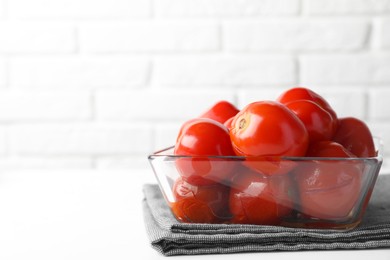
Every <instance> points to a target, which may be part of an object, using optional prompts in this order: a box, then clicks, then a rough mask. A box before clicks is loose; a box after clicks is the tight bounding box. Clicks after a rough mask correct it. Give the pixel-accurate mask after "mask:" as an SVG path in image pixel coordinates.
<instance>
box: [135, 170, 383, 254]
mask: <svg viewBox="0 0 390 260" xmlns="http://www.w3.org/2000/svg"><path fill="white" fill-rule="evenodd" d="M144 194H145V199H144V200H143V202H142V203H143V211H144V221H145V227H146V231H147V234H148V236H149V239H150V241H151V244H152V246H153V248H155V249H156V250H157V251H159V252H160V253H161V254H164V255H166V256H171V255H196V254H225V253H242V252H261V251H274V250H279V251H290V250H325V249H368V248H380V247H390V175H382V176H379V178H378V180H377V183H376V186H375V189H374V193H373V195H372V197H371V200H370V204H369V206H368V207H367V211H366V214H365V216H364V218H363V221H362V223H361V224H360V226H359V227H357V228H355V229H353V230H350V231H333V230H318V229H299V228H287V227H277V226H259V225H238V224H188V223H181V222H178V221H177V220H176V219H175V217H174V216H173V215H172V213H171V211H170V209H169V208H168V206H167V205H166V203H165V200H164V198H163V196H162V194H161V192H160V189H159V187H158V186H157V185H155V184H146V185H144Z"/></svg>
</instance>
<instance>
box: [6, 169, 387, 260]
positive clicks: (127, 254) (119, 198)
mask: <svg viewBox="0 0 390 260" xmlns="http://www.w3.org/2000/svg"><path fill="white" fill-rule="evenodd" d="M146 182H155V181H154V176H153V175H152V172H151V171H150V170H148V169H147V170H128V171H124V170H121V171H116V170H99V171H97V170H66V171H65V170H58V171H54V170H42V171H37V170H35V171H6V172H0V259H1V260H8V259H39V260H44V259H50V260H57V259H72V260H78V259H80V260H81V259H82V260H87V259H91V260H92V259H93V260H100V259H110V260H111V259H113V260H117V259H164V258H165V257H163V256H161V255H160V254H158V253H157V252H156V251H155V250H154V249H152V248H151V247H150V245H149V241H148V239H147V236H146V232H145V228H144V223H143V218H142V210H141V200H142V197H143V195H142V191H141V190H142V185H143V184H144V183H146ZM239 257H245V259H260V258H261V259H263V260H264V259H265V260H268V259H289V260H295V259H297V260H298V259H299V260H306V259H310V260H312V259H316V260H321V259H326V260H329V259H332V260H337V259H343V260H345V259H354V260H356V259H375V260H382V259H383V260H389V259H390V249H374V250H335V251H299V252H269V253H247V254H243V255H241V254H232V255H201V256H179V257H174V259H194V258H195V259H205V260H206V259H238V258H239Z"/></svg>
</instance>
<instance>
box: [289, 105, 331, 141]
mask: <svg viewBox="0 0 390 260" xmlns="http://www.w3.org/2000/svg"><path fill="white" fill-rule="evenodd" d="M286 106H287V107H288V108H289V109H291V110H292V111H293V112H294V113H295V114H296V115H297V116H298V117H299V119H301V121H302V123H303V124H304V125H305V127H306V130H307V132H308V134H309V141H310V143H312V142H318V141H323V140H331V138H332V137H333V135H334V133H335V131H336V129H335V127H334V123H333V118H332V116H331V114H330V113H329V112H328V111H326V110H325V109H323V108H322V107H321V106H319V105H318V104H317V103H314V102H313V101H310V100H296V101H291V102H288V103H286Z"/></svg>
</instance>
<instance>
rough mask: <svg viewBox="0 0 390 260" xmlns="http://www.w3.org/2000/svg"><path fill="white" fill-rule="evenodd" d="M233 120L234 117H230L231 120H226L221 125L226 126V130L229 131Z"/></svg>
mask: <svg viewBox="0 0 390 260" xmlns="http://www.w3.org/2000/svg"><path fill="white" fill-rule="evenodd" d="M233 119H234V116H232V117H231V118H229V119H228V120H226V121H225V123H223V125H224V126H226V127H227V129H230V128H231V127H232V122H233Z"/></svg>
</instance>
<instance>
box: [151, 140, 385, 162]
mask: <svg viewBox="0 0 390 260" xmlns="http://www.w3.org/2000/svg"><path fill="white" fill-rule="evenodd" d="M373 139H374V144H375V148H376V154H377V156H374V157H356V158H345V157H309V156H301V157H298V156H275V155H267V156H238V155H176V154H173V149H174V147H175V146H174V145H172V146H169V147H166V148H164V149H161V150H158V151H156V152H154V153H152V154H149V155H148V159H149V160H154V159H157V158H169V159H172V160H175V159H180V158H187V159H188V158H192V159H198V160H202V159H203V160H210V159H215V160H229V161H244V160H250V161H366V160H377V161H380V162H382V161H383V142H382V139H380V138H378V137H374V138H373ZM170 150H172V151H171V152H169V151H170Z"/></svg>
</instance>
